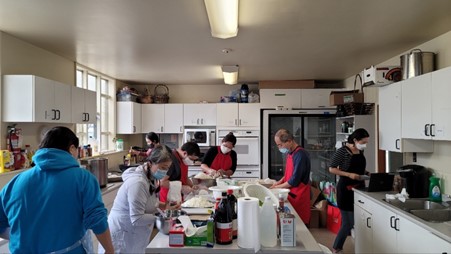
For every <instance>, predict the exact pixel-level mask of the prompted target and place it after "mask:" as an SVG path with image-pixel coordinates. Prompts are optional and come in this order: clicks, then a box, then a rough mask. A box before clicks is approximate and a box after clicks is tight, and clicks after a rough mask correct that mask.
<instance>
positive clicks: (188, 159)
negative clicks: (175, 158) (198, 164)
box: [183, 156, 194, 166]
mask: <svg viewBox="0 0 451 254" xmlns="http://www.w3.org/2000/svg"><path fill="white" fill-rule="evenodd" d="M183 163H185V165H187V166H189V165H193V164H194V162H193V161H192V160H191V159H190V158H189V157H188V156H186V158H185V159H183Z"/></svg>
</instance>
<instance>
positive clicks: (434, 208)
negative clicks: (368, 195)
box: [384, 199, 451, 222]
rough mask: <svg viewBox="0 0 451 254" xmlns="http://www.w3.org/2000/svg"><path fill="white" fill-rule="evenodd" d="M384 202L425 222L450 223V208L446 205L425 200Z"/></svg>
mask: <svg viewBox="0 0 451 254" xmlns="http://www.w3.org/2000/svg"><path fill="white" fill-rule="evenodd" d="M384 201H385V202H387V203H389V204H390V205H392V206H395V207H397V208H399V209H401V210H404V211H406V212H409V213H411V214H412V215H415V216H416V217H418V218H420V219H423V220H425V221H429V222H444V221H451V208H450V205H449V204H447V203H437V202H432V201H429V200H427V199H407V200H406V201H405V202H402V201H399V200H397V199H396V200H386V199H384Z"/></svg>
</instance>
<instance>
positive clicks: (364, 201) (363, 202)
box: [354, 192, 374, 212]
mask: <svg viewBox="0 0 451 254" xmlns="http://www.w3.org/2000/svg"><path fill="white" fill-rule="evenodd" d="M354 204H355V205H358V206H359V207H361V208H362V209H364V210H366V211H368V212H371V211H372V209H373V206H374V205H373V204H374V203H373V202H372V201H370V200H369V199H368V198H367V197H365V196H363V195H361V194H359V193H357V192H354Z"/></svg>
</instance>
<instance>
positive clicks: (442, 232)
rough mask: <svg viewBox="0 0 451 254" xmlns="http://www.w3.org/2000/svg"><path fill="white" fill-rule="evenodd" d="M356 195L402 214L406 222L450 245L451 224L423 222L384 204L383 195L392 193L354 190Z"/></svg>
mask: <svg viewBox="0 0 451 254" xmlns="http://www.w3.org/2000/svg"><path fill="white" fill-rule="evenodd" d="M354 191H355V192H356V193H359V194H361V195H363V196H365V197H367V198H368V199H370V200H371V201H373V202H375V203H377V204H378V205H381V206H383V207H385V208H387V209H389V210H391V211H393V212H395V213H397V214H402V216H403V217H405V218H406V219H407V220H409V221H411V222H413V223H415V224H417V225H421V227H423V228H425V229H426V230H428V231H430V232H431V233H433V234H435V235H437V236H439V237H440V238H442V239H444V240H446V241H448V242H450V243H451V223H449V222H428V221H424V220H422V219H420V218H418V217H416V216H414V215H412V214H411V213H409V212H406V211H404V210H402V209H399V208H397V207H394V206H392V205H389V204H388V203H387V202H385V201H384V200H383V199H385V194H387V193H388V194H395V193H393V192H366V191H362V190H357V189H354Z"/></svg>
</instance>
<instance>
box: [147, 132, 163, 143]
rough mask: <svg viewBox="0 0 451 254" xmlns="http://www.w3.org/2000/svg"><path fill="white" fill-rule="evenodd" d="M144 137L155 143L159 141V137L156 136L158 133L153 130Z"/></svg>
mask: <svg viewBox="0 0 451 254" xmlns="http://www.w3.org/2000/svg"><path fill="white" fill-rule="evenodd" d="M146 139H148V140H150V141H152V142H155V143H160V137H158V135H157V134H156V133H155V132H149V133H147V134H146Z"/></svg>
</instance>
